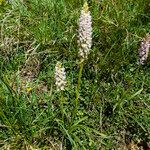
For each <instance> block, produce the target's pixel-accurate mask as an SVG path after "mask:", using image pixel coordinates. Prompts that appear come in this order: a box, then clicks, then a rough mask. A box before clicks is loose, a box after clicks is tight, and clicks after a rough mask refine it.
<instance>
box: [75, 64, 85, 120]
mask: <svg viewBox="0 0 150 150" xmlns="http://www.w3.org/2000/svg"><path fill="white" fill-rule="evenodd" d="M83 66H84V64H83V63H81V64H80V70H79V76H78V84H77V88H76V99H75V109H74V114H73V119H74V118H75V116H76V114H77V110H78V103H79V102H78V101H79V94H80V92H79V91H80V86H81V77H82V70H83Z"/></svg>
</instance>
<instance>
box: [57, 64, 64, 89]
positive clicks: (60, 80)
mask: <svg viewBox="0 0 150 150" xmlns="http://www.w3.org/2000/svg"><path fill="white" fill-rule="evenodd" d="M55 84H56V87H57V90H58V91H62V90H64V89H65V85H66V73H65V68H63V67H62V64H61V63H60V62H57V64H56V66H55Z"/></svg>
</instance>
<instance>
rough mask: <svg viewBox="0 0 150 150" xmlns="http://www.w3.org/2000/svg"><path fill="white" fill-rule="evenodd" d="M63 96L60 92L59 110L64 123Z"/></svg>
mask: <svg viewBox="0 0 150 150" xmlns="http://www.w3.org/2000/svg"><path fill="white" fill-rule="evenodd" d="M63 103H64V96H63V92H61V99H60V109H61V115H62V121H63V122H64V104H63Z"/></svg>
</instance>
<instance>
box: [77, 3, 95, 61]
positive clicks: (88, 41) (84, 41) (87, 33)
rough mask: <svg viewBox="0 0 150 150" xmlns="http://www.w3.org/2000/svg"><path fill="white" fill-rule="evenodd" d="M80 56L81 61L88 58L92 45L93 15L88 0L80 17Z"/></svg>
mask: <svg viewBox="0 0 150 150" xmlns="http://www.w3.org/2000/svg"><path fill="white" fill-rule="evenodd" d="M78 44H79V57H80V59H81V62H83V61H84V60H85V59H87V58H88V54H89V52H90V49H91V46H92V17H91V14H90V11H89V7H88V4H87V2H85V3H84V5H83V8H82V10H81V15H80V18H79V30H78Z"/></svg>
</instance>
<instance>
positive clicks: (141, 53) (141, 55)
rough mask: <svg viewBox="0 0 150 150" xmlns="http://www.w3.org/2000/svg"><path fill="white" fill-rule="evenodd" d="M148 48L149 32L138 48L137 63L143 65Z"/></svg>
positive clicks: (149, 45) (149, 43)
mask: <svg viewBox="0 0 150 150" xmlns="http://www.w3.org/2000/svg"><path fill="white" fill-rule="evenodd" d="M149 48H150V34H148V35H147V36H146V37H145V38H144V39H143V40H142V41H141V45H140V48H139V64H141V65H144V63H145V61H146V60H147V58H148V53H149Z"/></svg>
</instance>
